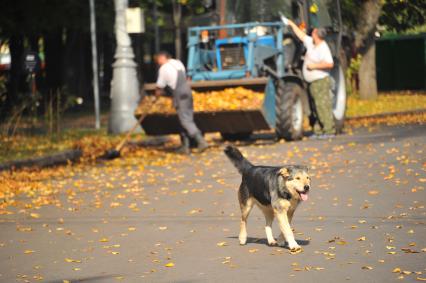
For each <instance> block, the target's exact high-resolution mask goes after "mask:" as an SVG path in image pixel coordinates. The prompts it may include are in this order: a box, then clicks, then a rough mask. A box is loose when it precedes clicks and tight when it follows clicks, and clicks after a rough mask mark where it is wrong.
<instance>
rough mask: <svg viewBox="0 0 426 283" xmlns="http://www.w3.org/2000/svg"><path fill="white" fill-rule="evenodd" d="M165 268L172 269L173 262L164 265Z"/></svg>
mask: <svg viewBox="0 0 426 283" xmlns="http://www.w3.org/2000/svg"><path fill="white" fill-rule="evenodd" d="M164 266H165V267H173V266H175V264H174V263H173V262H169V263H167V264H165V265H164Z"/></svg>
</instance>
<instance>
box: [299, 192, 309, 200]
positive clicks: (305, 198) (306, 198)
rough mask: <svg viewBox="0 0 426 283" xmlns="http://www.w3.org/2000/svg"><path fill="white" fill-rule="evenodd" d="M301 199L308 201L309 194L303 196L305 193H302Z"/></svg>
mask: <svg viewBox="0 0 426 283" xmlns="http://www.w3.org/2000/svg"><path fill="white" fill-rule="evenodd" d="M300 198H301V199H302V200H303V201H306V200H308V194H303V193H301V194H300Z"/></svg>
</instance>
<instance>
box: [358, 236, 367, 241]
mask: <svg viewBox="0 0 426 283" xmlns="http://www.w3.org/2000/svg"><path fill="white" fill-rule="evenodd" d="M366 239H367V238H366V237H365V236H362V237H359V238H358V239H357V241H360V242H361V241H365V240H366Z"/></svg>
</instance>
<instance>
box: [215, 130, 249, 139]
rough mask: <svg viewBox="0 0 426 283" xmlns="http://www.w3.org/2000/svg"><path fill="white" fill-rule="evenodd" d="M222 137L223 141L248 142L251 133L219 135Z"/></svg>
mask: <svg viewBox="0 0 426 283" xmlns="http://www.w3.org/2000/svg"><path fill="white" fill-rule="evenodd" d="M220 135H221V136H222V139H223V140H225V141H241V140H248V139H249V138H250V136H251V132H247V133H234V134H230V133H220Z"/></svg>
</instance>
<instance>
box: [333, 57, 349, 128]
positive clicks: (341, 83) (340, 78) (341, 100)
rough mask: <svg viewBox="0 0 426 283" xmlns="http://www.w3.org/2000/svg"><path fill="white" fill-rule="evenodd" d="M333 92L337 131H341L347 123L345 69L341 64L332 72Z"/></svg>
mask: <svg viewBox="0 0 426 283" xmlns="http://www.w3.org/2000/svg"><path fill="white" fill-rule="evenodd" d="M331 93H332V97H333V116H334V122H335V125H336V132H337V133H341V132H342V131H343V126H344V123H345V112H346V86H345V76H344V74H343V69H342V67H341V66H339V65H338V66H337V67H336V68H334V69H333V70H332V72H331Z"/></svg>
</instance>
